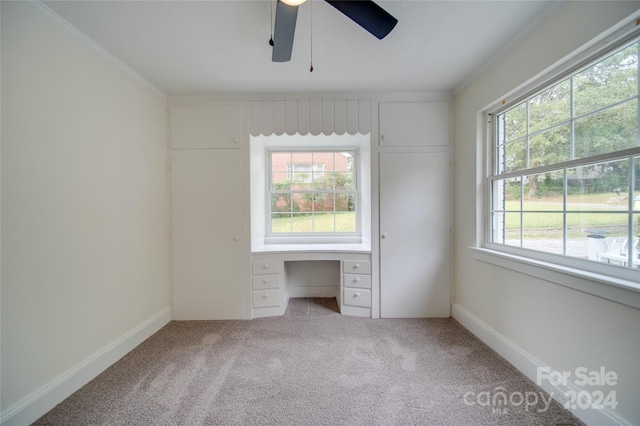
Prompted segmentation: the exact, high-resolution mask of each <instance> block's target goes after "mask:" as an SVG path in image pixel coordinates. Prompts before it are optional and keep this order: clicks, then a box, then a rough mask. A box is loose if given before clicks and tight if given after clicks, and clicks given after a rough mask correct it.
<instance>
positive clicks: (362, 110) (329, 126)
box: [249, 99, 371, 136]
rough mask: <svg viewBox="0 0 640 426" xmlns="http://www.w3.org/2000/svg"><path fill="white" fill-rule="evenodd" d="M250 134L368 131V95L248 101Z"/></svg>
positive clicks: (364, 132) (355, 132) (369, 124)
mask: <svg viewBox="0 0 640 426" xmlns="http://www.w3.org/2000/svg"><path fill="white" fill-rule="evenodd" d="M249 121H250V123H251V126H250V128H251V135H252V136H259V135H265V136H270V135H272V134H275V135H278V136H280V135H283V134H285V133H286V134H287V135H295V134H300V135H307V134H312V135H319V134H321V133H322V134H325V135H331V134H334V133H335V134H338V135H343V134H345V133H348V134H350V135H355V134H357V133H360V134H363V135H364V134H368V133H370V132H371V101H370V100H369V99H298V100H286V101H251V102H249Z"/></svg>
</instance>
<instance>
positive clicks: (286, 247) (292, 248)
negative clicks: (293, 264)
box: [251, 243, 371, 253]
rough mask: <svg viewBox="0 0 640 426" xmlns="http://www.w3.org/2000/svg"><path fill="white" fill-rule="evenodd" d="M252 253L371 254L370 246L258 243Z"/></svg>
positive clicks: (365, 244) (360, 244)
mask: <svg viewBox="0 0 640 426" xmlns="http://www.w3.org/2000/svg"><path fill="white" fill-rule="evenodd" d="M251 252H252V253H283V252H331V253H336V252H349V253H371V244H369V243H359V244H347V243H338V244H331V243H321V244H303V243H298V244H264V243H258V244H254V245H253V246H252V247H251Z"/></svg>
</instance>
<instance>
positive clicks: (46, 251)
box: [1, 2, 171, 424]
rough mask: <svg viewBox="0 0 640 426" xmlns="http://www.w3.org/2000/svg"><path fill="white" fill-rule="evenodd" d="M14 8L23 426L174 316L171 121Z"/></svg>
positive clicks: (10, 196)
mask: <svg viewBox="0 0 640 426" xmlns="http://www.w3.org/2000/svg"><path fill="white" fill-rule="evenodd" d="M1 7H2V13H1V16H2V26H1V29H2V72H1V75H2V81H1V83H2V107H1V108H2V165H1V171H2V178H1V182H2V248H1V250H2V308H1V312H2V341H1V343H2V369H1V374H2V402H1V407H2V413H3V414H4V416H5V420H7V418H6V417H7V415H9V414H12V415H14V417H13V418H12V419H11V418H10V419H8V420H9V423H22V424H24V423H27V422H29V421H31V420H34V419H33V418H30V417H29V416H33V415H34V413H36V412H37V411H38V409H33V407H30V405H33V404H35V405H38V403H39V402H38V401H39V399H41V400H44V399H47V398H49V399H48V404H51V403H55V401H54V400H53V399H51V398H50V397H51V395H47V392H48V391H52V389H50V388H47V387H46V386H48V385H52V386H53V388H55V387H56V386H62V387H64V386H63V385H64V383H62V382H65V380H63V379H65V378H66V379H69V377H70V376H69V373H70V372H74V371H75V372H76V373H78V374H79V373H82V372H83V371H84V374H85V375H86V374H87V373H86V368H85V370H82V369H81V370H82V371H77V370H73V369H76V368H78V367H79V366H81V363H82V362H84V361H87V360H89V361H92V362H93V363H94V366H95V365H98V364H99V362H98V363H97V364H96V362H97V361H100V360H102V361H104V360H105V359H106V358H105V357H104V355H105V354H104V353H102V352H100V351H102V350H105V349H108V350H110V351H111V354H112V355H113V354H115V352H117V350H116V349H118V348H114V345H116V346H118V345H119V344H121V343H122V339H125V340H126V338H131V336H132V334H131V333H134V334H135V333H136V332H140V330H141V328H140V327H142V326H144V325H149V321H150V320H152V319H154V318H156V319H157V318H159V315H160V317H162V318H164V319H166V318H170V310H169V306H170V299H171V282H170V240H169V223H170V222H169V189H168V188H169V186H168V169H167V128H168V121H167V119H168V113H167V106H166V100H165V99H164V98H163V96H161V95H159V94H158V93H157V92H156V91H154V90H152V89H150V88H149V87H148V86H146V85H144V84H141V83H140V82H139V81H136V79H134V78H132V77H131V75H130V74H128V73H127V72H125V71H123V69H122V68H120V67H118V66H116V65H115V64H114V63H112V62H110V61H109V60H107V59H106V58H105V57H104V56H102V55H100V54H98V53H96V51H95V50H93V49H91V48H89V47H88V46H87V45H86V44H84V43H82V42H80V41H79V40H78V39H77V38H75V37H72V36H71V35H69V34H68V33H67V32H65V31H64V30H62V29H61V27H59V26H58V25H56V24H53V23H52V22H51V21H49V20H48V19H45V18H44V17H43V16H42V15H41V14H39V13H37V12H36V11H35V10H34V9H33V8H32V7H31V6H29V5H26V3H24V2H2V5H1ZM156 325H157V324H156ZM150 331H152V330H146V333H147V334H148V332H150ZM138 334H139V333H138ZM143 334H144V333H143ZM138 337H140V336H138ZM118 347H119V348H120V349H122V347H123V346H122V345H120V346H118ZM114 350H115V352H114ZM107 352H108V351H107ZM97 355H101V356H103V357H102V358H100V357H98V358H100V359H98V360H97V361H96V358H92V359H90V357H92V356H97ZM116 355H117V354H116ZM114 356H115V355H114ZM107 358H108V357H107ZM102 366H103V367H106V365H102ZM84 367H86V365H84ZM96 368H98V367H96ZM70 390H73V389H70ZM53 391H55V389H53ZM60 395H62V394H61V393H58V396H60ZM54 399H55V398H54ZM45 406H46V404H44V405H42V404H41V405H40V408H39V409H42V407H45ZM41 414H43V413H41Z"/></svg>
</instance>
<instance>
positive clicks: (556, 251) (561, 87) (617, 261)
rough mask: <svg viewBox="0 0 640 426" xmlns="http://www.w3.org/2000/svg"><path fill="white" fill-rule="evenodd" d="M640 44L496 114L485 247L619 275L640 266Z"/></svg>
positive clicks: (491, 118) (604, 56)
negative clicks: (639, 102) (639, 104)
mask: <svg viewBox="0 0 640 426" xmlns="http://www.w3.org/2000/svg"><path fill="white" fill-rule="evenodd" d="M636 37H637V36H636ZM638 44H639V41H638V38H635V39H633V40H627V42H625V43H624V44H619V45H617V46H616V47H615V48H611V49H609V50H607V51H606V52H600V53H599V54H598V55H597V56H594V57H592V58H591V59H590V60H589V62H584V63H583V64H582V66H580V67H576V68H574V69H573V70H572V71H571V72H570V73H568V74H565V75H563V76H561V77H560V78H556V79H554V80H553V81H552V82H549V83H547V84H545V85H543V86H541V87H538V88H537V90H535V91H533V92H529V93H528V94H526V95H524V96H522V97H520V98H519V100H518V101H516V102H512V103H508V104H505V105H502V106H500V107H499V108H497V109H495V110H494V111H492V112H491V114H488V122H489V123H490V125H489V129H490V138H489V139H490V141H491V153H492V155H491V159H492V162H491V165H490V172H489V173H488V177H487V186H488V197H489V200H488V201H489V202H488V205H489V212H488V213H489V216H488V217H489V220H488V228H487V232H486V235H485V241H486V242H485V246H487V247H488V248H493V249H496V250H501V251H505V252H509V253H513V254H518V255H523V256H527V257H531V258H534V259H535V258H544V259H545V260H548V259H550V258H551V259H552V260H553V262H556V263H558V264H561V265H568V266H576V265H577V264H580V265H587V267H589V265H591V267H592V270H595V271H596V272H599V273H604V274H606V275H610V276H615V277H620V276H622V277H628V276H629V274H628V272H630V271H631V272H633V271H637V270H638V268H640V136H639V134H638V128H639V121H640V118H639V117H640V115H639V114H640V113H639V109H638V92H639V90H638V85H639V79H638V74H639V73H638ZM537 253H539V254H537ZM576 261H577V262H576ZM624 271H627V272H624ZM633 274H635V272H633Z"/></svg>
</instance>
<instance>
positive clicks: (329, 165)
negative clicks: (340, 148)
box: [313, 152, 335, 172]
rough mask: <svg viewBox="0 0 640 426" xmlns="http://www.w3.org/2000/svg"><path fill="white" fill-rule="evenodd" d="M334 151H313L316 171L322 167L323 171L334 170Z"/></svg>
mask: <svg viewBox="0 0 640 426" xmlns="http://www.w3.org/2000/svg"><path fill="white" fill-rule="evenodd" d="M333 157H334V153H333V152H314V153H313V164H314V167H315V168H316V169H315V170H316V171H319V170H320V169H322V171H324V172H331V171H333V170H334V168H335V167H334V161H333Z"/></svg>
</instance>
